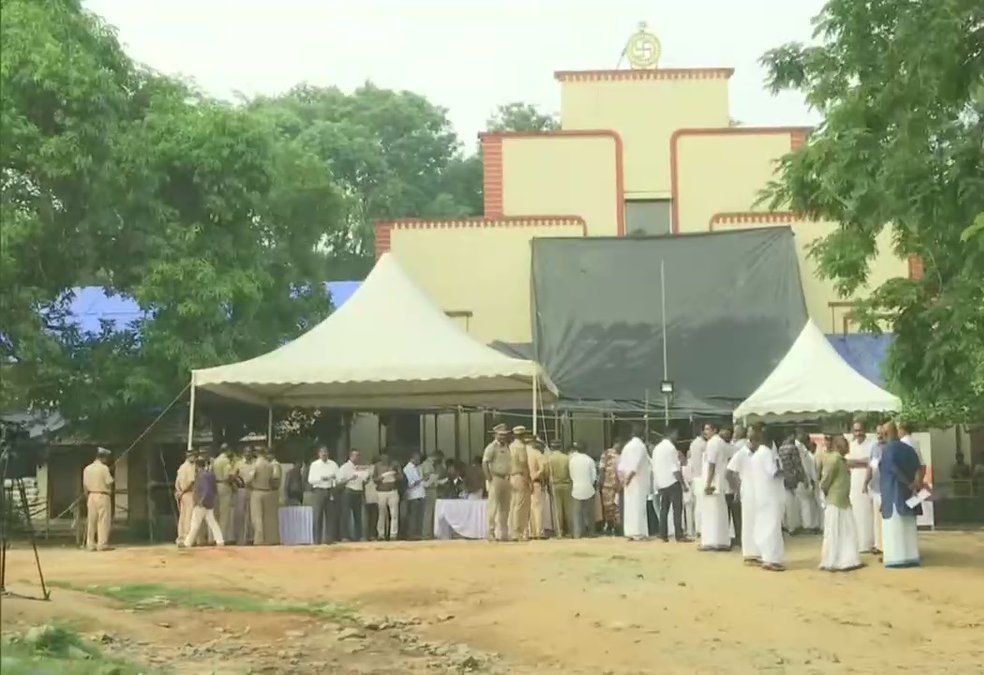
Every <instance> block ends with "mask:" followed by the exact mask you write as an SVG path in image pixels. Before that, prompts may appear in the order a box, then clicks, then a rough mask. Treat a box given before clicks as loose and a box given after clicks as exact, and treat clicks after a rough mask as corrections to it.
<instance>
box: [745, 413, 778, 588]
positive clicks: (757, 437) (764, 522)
mask: <svg viewBox="0 0 984 675" xmlns="http://www.w3.org/2000/svg"><path fill="white" fill-rule="evenodd" d="M749 441H750V442H751V444H752V447H754V448H756V450H755V452H754V453H753V454H752V459H751V468H750V469H749V473H750V475H751V484H752V491H753V492H754V494H755V526H754V533H753V534H754V537H755V547H756V548H757V549H758V553H759V556H760V557H761V559H762V569H764V570H769V571H773V572H781V571H783V570H785V569H786V568H785V566H784V564H783V563H784V561H785V547H784V545H783V541H782V515H783V509H784V507H785V493H786V489H785V486H784V485H783V482H782V478H783V476H782V470H781V468H780V466H779V456H778V453H777V452H776V450H774V449H773V448H772V447H771V446H769V445H766V444H765V442H764V438H763V434H762V431H761V430H760V429H758V428H755V429H752V431H751V432H750V433H749ZM746 517H747V515H746Z"/></svg>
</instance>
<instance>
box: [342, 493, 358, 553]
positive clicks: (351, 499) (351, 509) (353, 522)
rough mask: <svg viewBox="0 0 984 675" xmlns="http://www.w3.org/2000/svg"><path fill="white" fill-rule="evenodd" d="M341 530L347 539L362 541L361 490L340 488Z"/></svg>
mask: <svg viewBox="0 0 984 675" xmlns="http://www.w3.org/2000/svg"><path fill="white" fill-rule="evenodd" d="M342 526H343V529H342V532H343V533H344V536H347V537H348V539H349V541H362V492H360V491H359V490H349V489H348V488H346V489H344V490H342Z"/></svg>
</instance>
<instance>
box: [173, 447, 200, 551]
mask: <svg viewBox="0 0 984 675" xmlns="http://www.w3.org/2000/svg"><path fill="white" fill-rule="evenodd" d="M197 459H198V452H197V451H195V450H192V449H191V448H189V449H188V450H186V451H185V461H184V462H183V463H182V464H181V466H179V467H178V473H177V474H176V475H175V476H174V501H176V502H177V503H178V537H177V539H175V540H174V543H175V544H183V543H184V540H185V537H187V536H188V530H189V529H191V511H192V509H194V508H195V497H194V495H193V494H192V490H194V489H195V476H197V475H198V471H197V469H196V467H195V460H197Z"/></svg>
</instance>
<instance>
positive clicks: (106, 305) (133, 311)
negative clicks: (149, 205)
mask: <svg viewBox="0 0 984 675" xmlns="http://www.w3.org/2000/svg"><path fill="white" fill-rule="evenodd" d="M361 284H362V282H361V281H329V282H328V283H327V284H325V285H326V286H327V288H328V292H329V293H330V295H331V303H332V306H333V307H334V308H335V309H338V308H339V307H341V306H342V305H343V304H345V302H346V301H347V300H348V299H349V298H351V297H352V295H353V294H354V293H355V292H356V291H357V290H358V289H359V286H360V285H361ZM146 315H147V313H146V312H144V311H142V310H141V309H140V306H139V305H138V304H137V302H136V300H134V299H133V298H130V297H128V296H125V295H109V294H107V293H106V291H105V290H104V289H103V288H102V287H101V286H84V287H82V288H76V289H75V290H74V297H73V298H72V301H71V303H69V322H71V323H72V324H74V325H76V326H78V328H79V330H81V331H82V332H84V333H98V332H99V330H100V322H101V321H109V322H110V323H111V324H112V326H113V328H114V329H115V330H125V329H126V328H127V327H129V326H130V324H132V323H133V322H134V321H137V320H139V319H142V318H143V317H145V316H146Z"/></svg>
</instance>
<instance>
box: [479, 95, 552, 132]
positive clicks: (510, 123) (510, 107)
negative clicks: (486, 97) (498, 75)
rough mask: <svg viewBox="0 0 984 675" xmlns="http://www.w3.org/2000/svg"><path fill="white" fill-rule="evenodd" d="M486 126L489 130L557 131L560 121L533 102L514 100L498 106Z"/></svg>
mask: <svg viewBox="0 0 984 675" xmlns="http://www.w3.org/2000/svg"><path fill="white" fill-rule="evenodd" d="M485 127H486V129H488V130H489V131H556V130H557V129H560V121H559V120H558V119H557V116H556V115H548V114H545V113H542V112H540V110H539V109H538V108H537V107H536V106H535V105H533V104H531V103H520V102H513V103H506V104H504V105H500V106H499V107H498V108H496V109H495V112H494V113H492V116H491V117H489V119H488V120H487V121H486V122H485Z"/></svg>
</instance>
